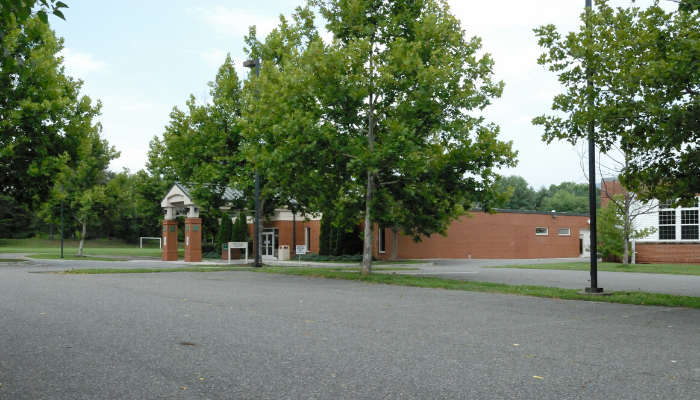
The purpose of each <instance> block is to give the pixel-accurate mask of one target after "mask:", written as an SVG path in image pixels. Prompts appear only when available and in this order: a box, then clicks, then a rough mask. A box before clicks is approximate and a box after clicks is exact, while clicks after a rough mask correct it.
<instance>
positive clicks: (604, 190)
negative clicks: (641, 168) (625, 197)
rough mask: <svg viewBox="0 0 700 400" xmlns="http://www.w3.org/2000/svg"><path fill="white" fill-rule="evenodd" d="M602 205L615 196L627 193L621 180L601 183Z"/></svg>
mask: <svg viewBox="0 0 700 400" xmlns="http://www.w3.org/2000/svg"><path fill="white" fill-rule="evenodd" d="M600 185H601V186H600V205H601V207H605V206H606V205H607V204H608V202H609V201H610V200H611V199H612V198H613V196H617V195H622V194H625V189H623V188H622V185H620V181H618V180H614V181H602V182H601V184H600Z"/></svg>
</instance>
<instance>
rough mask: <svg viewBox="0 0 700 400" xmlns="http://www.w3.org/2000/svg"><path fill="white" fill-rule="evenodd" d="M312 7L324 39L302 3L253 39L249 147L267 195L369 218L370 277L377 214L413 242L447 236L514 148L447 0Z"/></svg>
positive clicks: (508, 162)
mask: <svg viewBox="0 0 700 400" xmlns="http://www.w3.org/2000/svg"><path fill="white" fill-rule="evenodd" d="M310 4H311V5H313V6H317V7H318V8H319V10H320V13H321V15H322V16H323V17H324V19H325V20H326V21H327V22H328V23H327V25H326V28H327V29H328V30H329V31H330V32H331V33H332V34H333V40H332V41H331V42H329V43H325V42H324V41H323V40H322V39H321V38H320V36H319V35H318V33H317V32H316V31H315V29H314V28H313V26H314V17H313V14H312V13H311V12H310V11H309V8H298V9H297V12H296V14H295V15H294V16H293V21H291V23H290V22H289V21H287V20H286V19H282V21H281V23H280V26H279V27H278V28H277V29H276V30H275V31H273V33H272V34H270V36H268V38H267V39H266V41H265V42H258V41H257V40H256V39H255V37H254V36H253V35H251V36H249V40H248V41H249V45H250V49H249V51H250V55H251V58H261V59H262V69H261V75H260V78H259V79H255V78H254V77H251V84H250V85H249V91H248V92H247V93H248V95H249V97H250V99H251V100H250V101H248V104H249V106H248V107H247V108H245V109H244V114H243V115H244V117H245V118H246V120H247V121H248V124H247V125H246V128H245V129H244V134H245V135H246V138H247V139H246V143H247V145H248V151H249V153H248V154H250V157H251V160H252V161H253V162H254V163H255V165H256V167H258V168H259V169H260V171H261V173H262V175H263V176H266V177H267V178H268V179H269V180H270V181H271V182H274V185H273V186H274V187H275V190H278V191H279V192H284V193H286V194H288V195H289V196H290V197H292V198H295V199H303V201H302V203H305V204H311V205H312V206H313V207H317V209H323V208H324V207H328V205H332V208H333V209H335V210H337V211H338V213H337V214H336V215H337V217H336V218H339V219H345V220H349V219H356V218H357V217H358V216H361V217H363V218H364V226H365V228H364V254H363V273H369V272H371V244H372V226H373V224H374V223H382V224H384V225H386V226H399V227H401V229H402V230H403V231H404V232H405V233H408V234H410V235H412V236H414V238H416V239H420V236H422V235H425V236H429V235H431V234H434V233H441V234H445V233H446V229H447V227H448V226H449V223H450V222H451V221H452V220H454V219H455V218H458V217H459V216H460V215H462V214H463V213H464V212H465V210H468V209H469V208H470V207H471V206H472V204H474V203H476V202H479V203H480V204H482V205H483V206H484V207H485V208H486V209H489V208H491V207H492V205H493V204H496V203H497V200H499V193H498V192H497V191H495V190H493V187H492V184H493V181H494V180H495V179H496V177H497V174H496V173H495V171H494V169H495V168H498V167H505V166H512V165H514V164H515V155H516V152H514V151H513V150H512V147H511V144H510V143H505V142H501V141H499V140H498V139H497V135H498V127H497V126H495V125H492V124H486V123H485V122H484V119H483V118H482V117H479V116H474V114H478V112H479V111H481V110H483V108H484V107H486V106H488V105H489V104H490V103H491V100H492V99H494V98H498V97H499V96H500V95H501V92H502V90H503V83H502V82H494V81H492V79H491V75H492V69H493V60H492V59H491V57H490V56H489V55H488V54H484V55H480V53H479V52H480V50H481V40H480V39H479V38H476V37H474V38H471V39H469V38H466V37H465V33H464V31H463V30H462V28H461V25H460V23H459V21H458V20H457V18H455V17H454V15H452V14H451V13H450V11H449V8H448V6H447V4H446V3H445V2H444V1H440V0H425V1H405V0H403V1H394V2H377V1H368V0H356V1H341V0H333V1H312V2H311V3H310ZM253 33H254V32H253Z"/></svg>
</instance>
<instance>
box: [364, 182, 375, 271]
mask: <svg viewBox="0 0 700 400" xmlns="http://www.w3.org/2000/svg"><path fill="white" fill-rule="evenodd" d="M372 189H373V188H372V173H371V172H367V197H366V198H365V242H364V247H363V250H362V275H369V274H371V273H372V221H371V220H370V215H369V212H370V208H371V203H372V195H373V190H372Z"/></svg>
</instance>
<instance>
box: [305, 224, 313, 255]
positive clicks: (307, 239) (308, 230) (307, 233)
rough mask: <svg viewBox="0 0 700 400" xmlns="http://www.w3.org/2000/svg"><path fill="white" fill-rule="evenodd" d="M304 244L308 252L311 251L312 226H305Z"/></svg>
mask: <svg viewBox="0 0 700 400" xmlns="http://www.w3.org/2000/svg"><path fill="white" fill-rule="evenodd" d="M304 244H305V246H306V252H307V253H311V228H310V227H308V226H307V227H305V228H304Z"/></svg>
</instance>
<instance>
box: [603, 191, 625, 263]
mask: <svg viewBox="0 0 700 400" xmlns="http://www.w3.org/2000/svg"><path fill="white" fill-rule="evenodd" d="M597 221H598V253H599V254H598V256H599V257H603V258H608V257H610V256H615V257H618V258H619V259H621V260H623V262H624V263H625V264H626V261H627V260H624V259H623V256H624V255H623V253H624V235H623V232H622V225H623V220H622V218H621V215H620V213H619V212H618V210H617V207H615V205H614V204H612V203H608V205H607V206H605V207H603V208H601V209H599V210H598V215H597Z"/></svg>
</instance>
